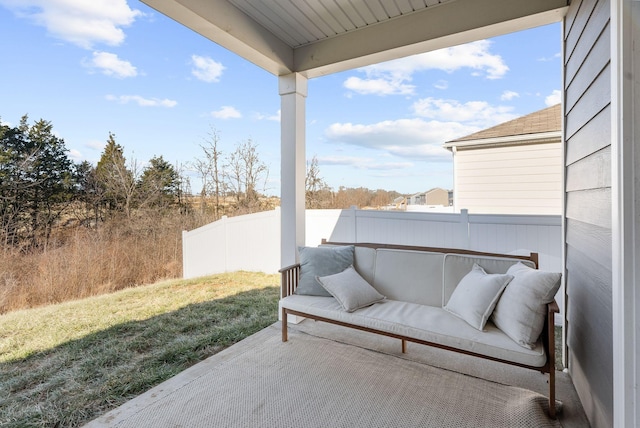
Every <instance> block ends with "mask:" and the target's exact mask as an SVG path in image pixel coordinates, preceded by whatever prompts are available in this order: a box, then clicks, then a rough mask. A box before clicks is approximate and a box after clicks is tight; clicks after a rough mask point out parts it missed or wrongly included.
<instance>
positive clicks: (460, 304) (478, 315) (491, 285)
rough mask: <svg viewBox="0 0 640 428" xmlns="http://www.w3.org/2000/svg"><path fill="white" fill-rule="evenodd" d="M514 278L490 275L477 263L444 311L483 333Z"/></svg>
mask: <svg viewBox="0 0 640 428" xmlns="http://www.w3.org/2000/svg"><path fill="white" fill-rule="evenodd" d="M512 279H513V276H511V275H507V274H488V273H486V272H485V271H484V269H482V267H481V266H479V265H478V264H477V263H474V264H473V268H472V269H471V272H469V273H468V274H466V275H465V276H464V277H463V278H462V279H461V280H460V282H459V283H458V285H457V286H456V288H455V290H453V294H451V298H450V299H449V301H448V302H447V304H446V305H445V306H444V309H445V310H447V311H449V312H451V313H452V314H454V315H455V316H457V317H458V318H461V319H463V320H465V321H466V322H467V323H468V324H469V325H470V326H472V327H474V328H476V329H478V330H480V331H482V329H484V326H485V324H486V323H487V320H489V317H490V316H491V312H493V308H495V306H496V303H497V302H498V299H499V298H500V294H502V291H503V290H504V289H505V287H506V286H507V284H509V281H511V280H512Z"/></svg>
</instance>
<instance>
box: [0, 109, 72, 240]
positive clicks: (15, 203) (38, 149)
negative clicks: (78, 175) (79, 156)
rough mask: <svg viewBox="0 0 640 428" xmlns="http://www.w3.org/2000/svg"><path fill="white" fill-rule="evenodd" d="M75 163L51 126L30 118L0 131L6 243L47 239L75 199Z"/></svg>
mask: <svg viewBox="0 0 640 428" xmlns="http://www.w3.org/2000/svg"><path fill="white" fill-rule="evenodd" d="M72 166H73V163H72V162H71V160H69V158H68V156H67V149H66V147H65V144H64V140H62V139H61V138H58V137H56V136H55V135H54V134H53V125H52V124H51V122H47V121H45V120H42V119H41V120H39V121H37V122H35V123H34V124H33V125H32V126H30V125H29V124H28V116H27V115H25V116H23V117H22V118H21V120H20V125H19V126H18V127H16V128H10V127H7V126H3V127H2V131H1V132H0V179H1V184H0V204H1V206H0V215H1V218H2V220H1V221H2V230H3V232H4V238H5V242H8V243H17V242H18V241H21V240H24V239H28V240H30V242H31V243H32V244H34V245H37V244H39V243H40V239H42V238H44V241H43V242H44V243H46V242H47V240H48V238H49V236H50V233H51V229H52V227H53V225H54V224H55V222H56V221H57V220H59V219H60V217H61V216H62V213H63V212H64V211H65V209H66V208H67V207H68V206H69V204H70V203H71V201H72V200H73V188H74V183H73V170H72Z"/></svg>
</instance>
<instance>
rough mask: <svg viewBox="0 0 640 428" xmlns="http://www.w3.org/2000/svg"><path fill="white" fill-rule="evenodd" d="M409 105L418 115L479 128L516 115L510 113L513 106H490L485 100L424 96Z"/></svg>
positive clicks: (507, 119)
mask: <svg viewBox="0 0 640 428" xmlns="http://www.w3.org/2000/svg"><path fill="white" fill-rule="evenodd" d="M411 107H412V109H413V111H414V113H415V115H416V116H419V117H425V118H428V119H434V120H440V121H447V122H449V121H450V122H456V123H464V124H466V125H470V126H474V127H479V128H488V127H490V126H493V125H497V124H498V123H502V122H506V121H509V120H511V119H515V118H516V117H518V116H517V115H516V114H513V113H512V111H513V107H508V106H492V105H490V104H489V103H487V102H486V101H469V102H466V103H461V102H459V101H456V100H442V99H435V98H424V99H421V100H418V101H416V102H415V103H413V105H412V106H411Z"/></svg>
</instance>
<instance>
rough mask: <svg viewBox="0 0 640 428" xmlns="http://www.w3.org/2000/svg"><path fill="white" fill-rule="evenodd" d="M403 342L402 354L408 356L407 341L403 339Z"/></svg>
mask: <svg viewBox="0 0 640 428" xmlns="http://www.w3.org/2000/svg"><path fill="white" fill-rule="evenodd" d="M401 340H402V353H403V354H406V353H407V341H406V340H404V339H401Z"/></svg>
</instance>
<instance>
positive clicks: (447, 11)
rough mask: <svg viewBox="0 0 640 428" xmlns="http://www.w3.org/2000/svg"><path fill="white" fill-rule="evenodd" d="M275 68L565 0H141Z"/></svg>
mask: <svg viewBox="0 0 640 428" xmlns="http://www.w3.org/2000/svg"><path fill="white" fill-rule="evenodd" d="M141 1H143V2H144V3H146V4H148V5H149V6H150V7H152V8H154V9H156V10H158V11H159V12H161V13H163V14H165V15H167V16H169V17H170V18H172V19H174V20H176V21H178V22H179V23H181V24H183V25H185V26H187V27H189V28H191V29H192V30H194V31H196V32H197V33H199V34H201V35H203V36H204V37H207V38H209V39H210V40H212V41H214V42H215V43H218V44H219V45H221V46H223V47H225V48H227V49H229V50H231V51H232V52H235V53H236V54H238V55H240V56H242V57H244V58H245V59H247V60H249V61H251V62H253V63H254V64H256V65H258V66H260V67H262V68H264V69H265V70H267V71H269V72H270V73H273V74H275V75H278V76H280V75H286V74H290V73H292V72H299V73H302V74H303V75H305V76H306V77H308V78H312V77H317V76H321V75H325V74H330V73H334V72H338V71H344V70H347V69H351V68H355V67H361V66H365V65H370V64H375V63H378V62H382V61H387V60H391V59H396V58H400V57H404V56H407V55H412V54H417V53H422V52H427V51H431V50H435V49H439V48H443V47H448V46H454V45H458V44H461V43H466V42H470V41H473V40H478V39H482V38H487V37H493V36H497V35H500V34H505V33H509V32H513V31H518V30H523V29H526V28H531V27H535V26H539V25H544V24H549V23H552V22H557V21H560V20H561V19H562V17H563V16H564V13H565V11H566V8H567V7H568V3H569V1H568V0H141Z"/></svg>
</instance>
